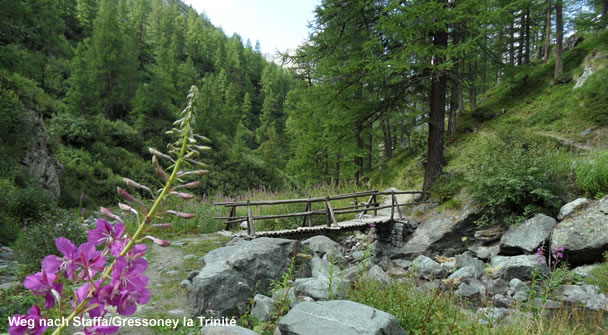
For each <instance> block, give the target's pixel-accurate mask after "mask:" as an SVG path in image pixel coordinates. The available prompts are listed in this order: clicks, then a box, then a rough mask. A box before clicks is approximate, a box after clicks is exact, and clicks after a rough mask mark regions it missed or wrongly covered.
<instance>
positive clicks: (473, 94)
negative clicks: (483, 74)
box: [469, 57, 477, 111]
mask: <svg viewBox="0 0 608 335" xmlns="http://www.w3.org/2000/svg"><path fill="white" fill-rule="evenodd" d="M470 66H471V67H470V69H471V86H470V87H469V102H470V103H471V110H472V111H474V110H475V109H477V57H473V61H472V63H471V64H470Z"/></svg>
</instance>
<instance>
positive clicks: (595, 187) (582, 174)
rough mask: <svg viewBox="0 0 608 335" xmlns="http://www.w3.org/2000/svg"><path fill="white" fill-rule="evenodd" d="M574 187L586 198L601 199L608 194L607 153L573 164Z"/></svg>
mask: <svg viewBox="0 0 608 335" xmlns="http://www.w3.org/2000/svg"><path fill="white" fill-rule="evenodd" d="M574 170H575V172H576V186H577V187H578V188H579V189H581V190H582V191H583V192H585V194H587V196H592V197H596V198H601V197H603V196H604V195H606V194H608V152H604V153H601V154H595V155H592V156H591V157H590V158H589V159H585V160H581V161H578V162H575V164H574Z"/></svg>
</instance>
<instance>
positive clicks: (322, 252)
mask: <svg viewBox="0 0 608 335" xmlns="http://www.w3.org/2000/svg"><path fill="white" fill-rule="evenodd" d="M302 244H304V245H305V246H307V247H309V248H310V249H311V250H312V251H314V252H315V253H316V254H317V255H319V257H321V258H324V257H325V256H327V258H326V259H330V258H332V257H333V258H334V259H341V258H342V254H343V250H342V247H341V246H340V245H339V244H338V243H336V242H335V241H333V240H332V239H330V238H329V237H327V236H324V235H318V236H313V237H311V238H309V239H306V240H304V241H302Z"/></svg>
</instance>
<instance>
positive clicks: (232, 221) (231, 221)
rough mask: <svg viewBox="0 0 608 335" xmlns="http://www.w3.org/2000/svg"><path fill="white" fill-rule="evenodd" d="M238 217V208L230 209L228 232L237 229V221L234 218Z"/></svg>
mask: <svg viewBox="0 0 608 335" xmlns="http://www.w3.org/2000/svg"><path fill="white" fill-rule="evenodd" d="M235 216H236V206H232V207H231V208H230V215H229V217H230V218H229V219H228V220H226V230H232V229H234V228H235V226H236V219H234V217H235Z"/></svg>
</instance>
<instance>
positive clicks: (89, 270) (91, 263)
mask: <svg viewBox="0 0 608 335" xmlns="http://www.w3.org/2000/svg"><path fill="white" fill-rule="evenodd" d="M78 264H79V265H80V266H81V267H82V270H83V272H82V273H80V277H79V278H86V279H93V276H95V274H96V273H98V272H101V271H103V270H104V268H105V265H106V257H105V256H104V255H103V253H102V252H101V251H97V249H95V245H93V243H89V242H86V243H83V244H81V245H80V246H79V247H78ZM85 276H86V277H85Z"/></svg>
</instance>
